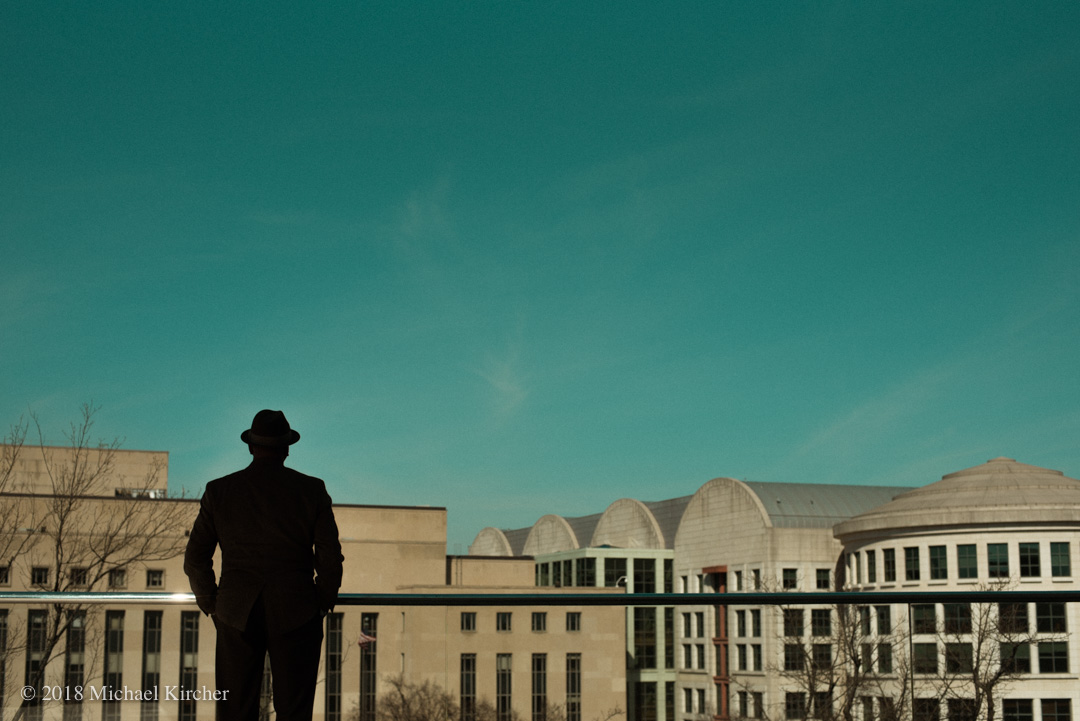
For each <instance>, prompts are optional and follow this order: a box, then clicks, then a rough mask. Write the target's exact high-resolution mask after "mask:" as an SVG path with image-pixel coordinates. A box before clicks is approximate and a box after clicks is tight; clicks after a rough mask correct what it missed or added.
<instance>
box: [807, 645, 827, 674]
mask: <svg viewBox="0 0 1080 721" xmlns="http://www.w3.org/2000/svg"><path fill="white" fill-rule="evenodd" d="M810 654H811V655H810V659H811V663H813V666H814V669H815V670H817V671H828V670H829V669H830V668H832V644H828V643H815V644H814V645H813V647H812V648H811V649H810Z"/></svg>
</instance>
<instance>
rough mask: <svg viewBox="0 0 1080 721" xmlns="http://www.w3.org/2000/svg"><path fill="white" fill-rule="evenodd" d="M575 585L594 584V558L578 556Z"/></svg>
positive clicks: (588, 585) (590, 585)
mask: <svg viewBox="0 0 1080 721" xmlns="http://www.w3.org/2000/svg"><path fill="white" fill-rule="evenodd" d="M574 580H575V581H576V585H578V586H586V587H592V586H595V585H596V559H595V558H579V559H578V560H577V577H576V578H575V579H574Z"/></svg>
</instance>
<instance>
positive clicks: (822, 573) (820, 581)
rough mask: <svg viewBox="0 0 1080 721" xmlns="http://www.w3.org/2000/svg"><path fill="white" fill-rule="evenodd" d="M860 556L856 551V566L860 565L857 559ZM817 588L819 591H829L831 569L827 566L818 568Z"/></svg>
mask: <svg viewBox="0 0 1080 721" xmlns="http://www.w3.org/2000/svg"><path fill="white" fill-rule="evenodd" d="M858 557H859V554H857V553H856V554H855V558H856V563H855V565H856V566H858V565H859V564H858V560H857V559H858ZM817 588H818V590H819V591H828V590H829V569H827V568H819V569H817Z"/></svg>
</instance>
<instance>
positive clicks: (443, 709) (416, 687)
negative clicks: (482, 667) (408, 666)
mask: <svg viewBox="0 0 1080 721" xmlns="http://www.w3.org/2000/svg"><path fill="white" fill-rule="evenodd" d="M386 682H387V683H388V684H389V686H390V690H388V691H387V692H386V693H384V694H383V695H382V696H381V697H379V703H378V708H377V710H376V712H375V713H376V718H377V719H378V721H460V719H462V718H465V716H463V715H462V713H461V707H460V706H459V705H458V701H457V699H456V698H455V697H454V695H453V694H452V693H450V692H449V691H447V690H446V689H444V688H442V687H441V686H439V685H438V684H436V683H433V682H432V681H430V680H429V681H424V682H422V683H416V682H411V681H408V680H406V679H405V677H404V676H395V677H392V678H389V679H387V680H386ZM624 713H625V712H624V711H623V710H622V709H620V708H617V707H616V708H613V709H609V710H607V711H604V712H603V713H602V714H601V715H600V716H598V717H595V719H594V721H613V719H616V718H618V717H619V716H622V715H623V714H624ZM349 717H350V719H353V720H355V719H358V718H359V717H360V711H359V709H358V708H355V707H354V709H353V711H352V713H351V714H350V715H349ZM468 717H469V719H470V720H471V721H497V719H499V718H500V717H499V714H498V713H497V712H496V710H495V706H494V705H492V703H491V702H490V701H488V700H487V699H480V700H479V701H477V702H476V703H475V705H474V706H473V708H472V713H471V714H468ZM503 718H505V719H506V721H522V718H521V714H519V713H518V712H517V711H514V710H512V709H511V710H510V712H509V716H508V717H507V716H504V717H503ZM543 718H544V721H566V718H567V716H566V708H565V707H564V706H562V705H561V704H551V703H547V704H545V705H544V712H543Z"/></svg>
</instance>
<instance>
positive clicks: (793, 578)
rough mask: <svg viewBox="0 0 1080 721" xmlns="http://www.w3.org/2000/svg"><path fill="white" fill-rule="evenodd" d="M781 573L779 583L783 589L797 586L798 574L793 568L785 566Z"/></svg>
mask: <svg viewBox="0 0 1080 721" xmlns="http://www.w3.org/2000/svg"><path fill="white" fill-rule="evenodd" d="M781 574H782V575H781V579H782V580H781V585H782V587H783V589H784V590H785V591H790V590H792V589H794V588H797V587H798V585H799V574H798V573H797V571H796V570H795V569H794V568H785V569H784V570H783V571H782V572H781Z"/></svg>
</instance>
